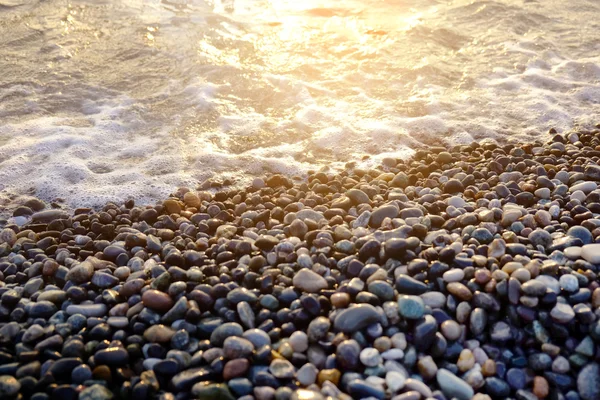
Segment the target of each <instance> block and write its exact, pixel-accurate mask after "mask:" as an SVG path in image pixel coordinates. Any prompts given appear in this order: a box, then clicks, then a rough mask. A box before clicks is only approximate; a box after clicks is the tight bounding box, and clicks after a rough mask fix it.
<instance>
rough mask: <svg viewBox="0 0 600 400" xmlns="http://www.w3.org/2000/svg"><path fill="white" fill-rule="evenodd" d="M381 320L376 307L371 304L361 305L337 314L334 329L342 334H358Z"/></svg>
mask: <svg viewBox="0 0 600 400" xmlns="http://www.w3.org/2000/svg"><path fill="white" fill-rule="evenodd" d="M380 319H381V316H380V315H379V313H378V312H377V310H376V309H375V307H373V306H371V305H369V304H359V305H356V306H354V307H351V308H348V309H345V310H343V311H342V312H340V313H339V314H337V316H336V317H335V321H334V328H335V329H336V330H338V331H341V332H356V331H359V330H361V329H363V328H366V327H367V326H368V325H371V324H373V323H376V322H379V321H380Z"/></svg>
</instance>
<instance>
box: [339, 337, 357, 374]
mask: <svg viewBox="0 0 600 400" xmlns="http://www.w3.org/2000/svg"><path fill="white" fill-rule="evenodd" d="M359 355H360V345H359V344H358V342H356V340H353V339H351V340H344V341H343V342H342V343H340V344H339V345H338V346H337V349H336V352H335V356H336V362H337V363H339V368H341V369H343V370H354V369H356V368H357V367H358V362H359Z"/></svg>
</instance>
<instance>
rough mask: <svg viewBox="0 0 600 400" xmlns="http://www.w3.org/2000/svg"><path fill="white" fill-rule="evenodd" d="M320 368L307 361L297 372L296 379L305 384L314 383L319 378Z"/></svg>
mask: <svg viewBox="0 0 600 400" xmlns="http://www.w3.org/2000/svg"><path fill="white" fill-rule="evenodd" d="M318 373H319V370H318V369H317V367H315V366H314V365H313V364H311V363H306V364H304V365H303V366H302V367H300V369H299V370H298V372H297V373H296V379H298V382H300V383H301V384H302V385H304V386H309V385H312V384H313V383H315V382H316V380H317V374H318Z"/></svg>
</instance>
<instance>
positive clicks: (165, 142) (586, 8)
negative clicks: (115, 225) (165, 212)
mask: <svg viewBox="0 0 600 400" xmlns="http://www.w3.org/2000/svg"><path fill="white" fill-rule="evenodd" d="M599 115H600V2H599V1H597V0H577V1H564V0H539V1H530V0H502V1H500V0H499V1H473V0H470V1H465V0H455V1H436V0H387V1H384V0H361V1H357V0H321V1H319V0H271V1H266V0H214V1H207V0H170V1H167V0H88V1H80V0H70V1H66V0H44V1H39V0H0V208H3V209H4V210H5V211H6V210H7V209H9V208H10V206H11V205H14V204H16V203H18V202H19V201H22V200H23V199H25V198H27V196H37V197H39V198H41V199H43V200H45V201H58V202H62V203H63V205H64V207H71V208H72V207H81V206H89V207H98V206H101V205H102V204H104V203H105V202H107V201H123V200H125V199H128V198H133V199H135V200H136V202H137V203H145V204H151V203H153V202H154V201H156V200H157V199H160V198H164V197H165V196H167V195H168V194H169V193H171V192H173V190H174V189H176V188H177V187H181V186H188V187H192V188H195V187H196V186H197V185H199V184H201V183H202V182H205V181H206V180H207V179H214V180H217V181H229V182H232V183H233V184H234V185H244V184H247V183H248V182H249V181H250V180H251V179H252V177H255V176H258V175H263V174H265V173H284V174H288V175H298V176H303V175H304V174H305V173H306V171H308V170H318V169H320V168H323V167H325V166H332V167H334V168H335V167H336V166H341V165H343V164H344V163H345V162H347V161H358V162H362V163H366V164H367V165H368V164H369V163H374V162H377V161H378V160H381V159H382V158H384V157H396V158H406V157H409V156H410V155H411V154H412V152H413V151H414V149H415V148H417V147H419V146H421V145H423V144H426V145H430V144H435V145H442V146H448V147H450V146H452V145H454V144H465V143H470V142H472V141H478V142H484V141H491V142H498V143H511V142H514V141H528V140H536V139H542V140H545V139H547V138H548V137H549V135H548V130H549V129H550V128H555V129H556V130H558V131H559V132H567V131H569V130H572V129H588V128H590V127H592V126H594V125H595V124H596V123H598V122H600V121H599V118H598V116H599Z"/></svg>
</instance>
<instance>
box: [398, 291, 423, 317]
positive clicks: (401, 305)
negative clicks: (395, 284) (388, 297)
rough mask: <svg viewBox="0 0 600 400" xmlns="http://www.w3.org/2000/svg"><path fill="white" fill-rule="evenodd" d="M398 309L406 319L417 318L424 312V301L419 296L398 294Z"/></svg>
mask: <svg viewBox="0 0 600 400" xmlns="http://www.w3.org/2000/svg"><path fill="white" fill-rule="evenodd" d="M398 311H399V313H400V315H401V316H403V317H404V318H406V319H419V318H421V317H422V316H423V314H424V313H425V303H424V302H423V299H421V298H420V297H419V296H410V295H400V296H398Z"/></svg>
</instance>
